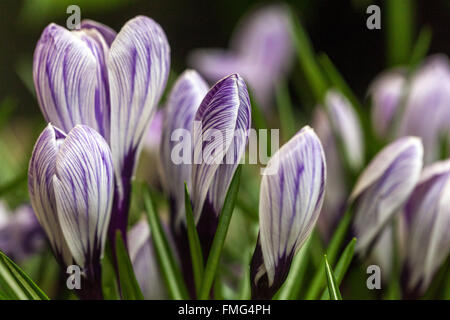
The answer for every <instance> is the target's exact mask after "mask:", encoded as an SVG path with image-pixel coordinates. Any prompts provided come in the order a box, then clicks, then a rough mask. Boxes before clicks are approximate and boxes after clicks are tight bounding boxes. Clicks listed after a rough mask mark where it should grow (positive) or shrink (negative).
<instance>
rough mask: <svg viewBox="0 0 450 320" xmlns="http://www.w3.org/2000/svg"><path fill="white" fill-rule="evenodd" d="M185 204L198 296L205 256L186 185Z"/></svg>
mask: <svg viewBox="0 0 450 320" xmlns="http://www.w3.org/2000/svg"><path fill="white" fill-rule="evenodd" d="M184 204H185V209H186V223H187V232H188V238H189V248H190V251H191V260H192V270H193V271H194V282H195V288H196V291H197V295H198V294H199V293H200V287H201V284H202V278H203V255H202V247H201V245H200V239H199V237H198V233H197V228H196V226H195V221H194V215H193V213H192V206H191V197H190V196H189V191H188V189H187V185H186V183H184Z"/></svg>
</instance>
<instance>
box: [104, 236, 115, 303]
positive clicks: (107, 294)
mask: <svg viewBox="0 0 450 320" xmlns="http://www.w3.org/2000/svg"><path fill="white" fill-rule="evenodd" d="M112 261H113V259H112V251H111V246H110V245H109V242H107V243H106V247H105V254H104V256H103V259H102V260H101V265H102V292H103V299H105V300H120V294H119V286H118V285H117V277H116V274H115V270H114V264H113V262H112Z"/></svg>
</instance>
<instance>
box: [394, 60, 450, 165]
mask: <svg viewBox="0 0 450 320" xmlns="http://www.w3.org/2000/svg"><path fill="white" fill-rule="evenodd" d="M449 123H450V63H449V61H448V58H447V57H446V56H444V55H437V56H432V57H430V58H428V60H427V61H426V62H425V63H424V64H423V66H422V67H420V69H419V70H418V71H417V72H416V73H415V74H414V76H413V78H412V79H411V84H410V88H409V94H408V98H407V101H406V105H405V111H404V116H403V119H402V123H401V126H400V134H401V135H414V136H418V137H421V138H422V142H423V146H424V161H425V163H426V164H429V163H431V162H433V161H434V160H436V159H439V151H440V144H441V142H442V140H441V139H442V138H443V136H448V135H449V134H450V129H449Z"/></svg>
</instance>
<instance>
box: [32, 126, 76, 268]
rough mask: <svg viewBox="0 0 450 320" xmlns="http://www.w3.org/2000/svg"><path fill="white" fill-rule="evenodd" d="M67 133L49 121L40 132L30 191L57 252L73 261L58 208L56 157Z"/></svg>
mask: <svg viewBox="0 0 450 320" xmlns="http://www.w3.org/2000/svg"><path fill="white" fill-rule="evenodd" d="M65 137H66V135H65V134H64V133H63V132H62V131H60V130H59V129H57V128H55V127H53V126H52V125H51V124H49V125H48V126H47V127H46V128H45V129H44V131H43V132H42V133H41V135H40V136H39V138H38V140H37V141H36V144H35V146H34V150H33V153H32V156H31V160H30V165H29V169H28V191H29V194H30V200H31V205H32V206H33V210H34V212H35V213H36V217H37V219H38V220H39V223H40V224H41V226H42V228H43V229H44V231H45V233H46V234H47V237H48V239H49V242H50V244H51V246H52V249H53V251H54V252H55V255H56V256H57V257H58V259H59V260H60V262H61V263H64V264H66V265H70V264H72V261H73V260H72V255H71V253H70V250H69V247H68V246H67V243H66V240H65V238H64V236H63V233H62V230H61V224H60V220H59V217H58V214H57V209H56V199H55V191H54V187H53V176H54V175H55V173H56V158H57V154H58V152H59V148H60V145H61V144H62V141H63V140H64V139H65Z"/></svg>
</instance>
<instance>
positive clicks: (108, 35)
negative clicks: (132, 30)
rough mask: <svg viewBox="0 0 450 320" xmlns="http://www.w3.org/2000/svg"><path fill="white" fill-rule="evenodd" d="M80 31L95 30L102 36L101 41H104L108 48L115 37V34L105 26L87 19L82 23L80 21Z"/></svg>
mask: <svg viewBox="0 0 450 320" xmlns="http://www.w3.org/2000/svg"><path fill="white" fill-rule="evenodd" d="M81 29H95V30H97V31H98V32H100V34H101V35H102V36H103V39H105V41H106V43H107V44H108V46H109V47H111V44H112V43H113V41H114V39H115V38H116V35H117V33H116V32H115V31H114V30H113V29H111V28H110V27H108V26H107V25H104V24H103V23H100V22H97V21H93V20H89V19H84V20H83V21H81Z"/></svg>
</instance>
